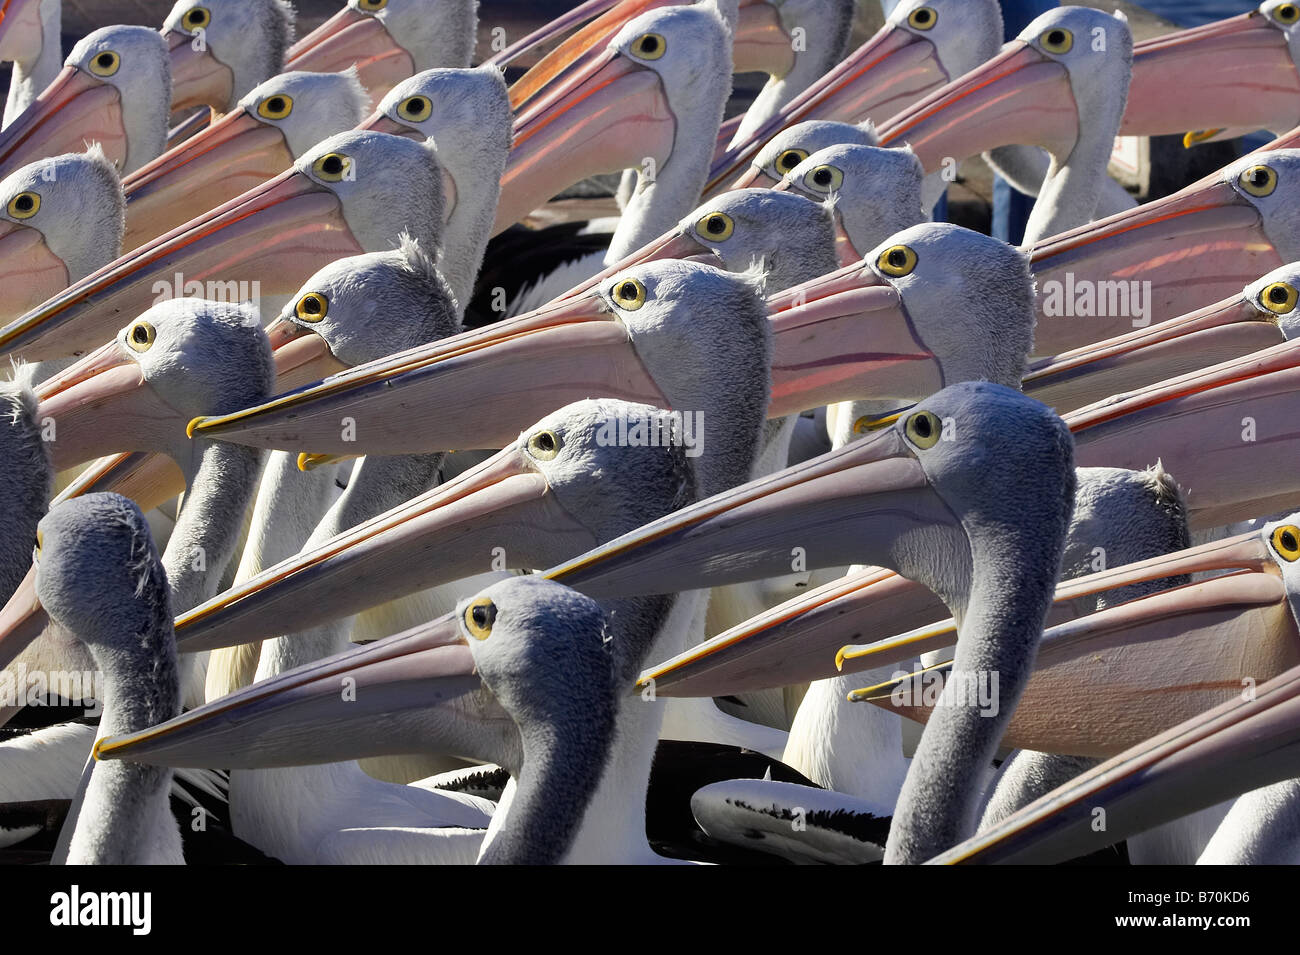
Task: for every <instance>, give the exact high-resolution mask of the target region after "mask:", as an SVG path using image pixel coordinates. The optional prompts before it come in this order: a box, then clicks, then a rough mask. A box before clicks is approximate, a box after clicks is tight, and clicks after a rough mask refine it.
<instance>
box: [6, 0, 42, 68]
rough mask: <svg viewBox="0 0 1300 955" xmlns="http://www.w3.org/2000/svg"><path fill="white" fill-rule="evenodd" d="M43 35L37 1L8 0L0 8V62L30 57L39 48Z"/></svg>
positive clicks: (39, 7) (39, 6) (39, 8)
mask: <svg viewBox="0 0 1300 955" xmlns="http://www.w3.org/2000/svg"><path fill="white" fill-rule="evenodd" d="M43 34H44V27H43V26H42V25H41V5H40V2H39V0H9V2H7V3H5V4H4V6H3V7H2V8H0V60H6V61H8V62H14V61H16V60H21V59H24V58H25V57H29V56H31V55H32V51H33V50H39V49H40V48H41V42H42V38H43Z"/></svg>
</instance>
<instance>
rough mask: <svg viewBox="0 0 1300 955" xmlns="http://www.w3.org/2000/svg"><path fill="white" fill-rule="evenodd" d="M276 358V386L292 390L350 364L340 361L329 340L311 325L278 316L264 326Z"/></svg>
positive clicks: (284, 390)
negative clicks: (314, 330) (299, 323)
mask: <svg viewBox="0 0 1300 955" xmlns="http://www.w3.org/2000/svg"><path fill="white" fill-rule="evenodd" d="M266 337H267V339H268V340H269V341H270V343H271V357H272V358H273V359H274V361H275V389H276V391H277V392H280V393H283V392H286V391H294V390H295V389H298V388H301V387H303V386H304V385H309V384H311V383H312V382H313V381H320V380H321V379H322V378H328V377H329V376H330V375H336V374H338V373H339V372H341V371H347V370H348V368H350V367H351V366H350V365H348V364H345V363H344V362H341V361H339V360H338V359H337V358H335V357H334V353H333V352H332V351H330V346H329V344H328V343H327V342H326V341H325V339H324V338H322V337H321V336H320V335H318V334H316V333H315V332H313V331H312V330H310V329H307V328H303V327H302V326H301V325H295V324H294V323H293V322H287V321H285V320H284V319H283V318H277V319H276V320H275V321H273V322H272V323H271V324H270V325H268V326H267V327H266Z"/></svg>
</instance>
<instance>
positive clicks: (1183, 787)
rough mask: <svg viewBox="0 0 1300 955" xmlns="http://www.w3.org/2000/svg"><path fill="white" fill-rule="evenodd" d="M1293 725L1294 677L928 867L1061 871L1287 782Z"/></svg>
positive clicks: (1295, 752) (1296, 741)
mask: <svg viewBox="0 0 1300 955" xmlns="http://www.w3.org/2000/svg"><path fill="white" fill-rule="evenodd" d="M1297 725H1300V667H1296V668H1293V669H1291V670H1288V671H1287V672H1285V673H1283V674H1281V675H1280V676H1277V677H1275V678H1274V679H1272V680H1269V681H1268V682H1267V683H1263V684H1261V685H1260V686H1259V687H1258V688H1257V689H1255V690H1254V691H1253V692H1244V691H1242V692H1238V693H1237V694H1235V695H1234V697H1233V698H1232V699H1230V700H1228V701H1227V702H1225V703H1222V704H1220V705H1219V706H1216V707H1215V708H1214V709H1212V710H1208V711H1206V712H1204V713H1201V714H1199V715H1197V716H1194V717H1192V718H1191V719H1188V720H1186V721H1185V722H1182V723H1179V724H1178V725H1177V726H1173V727H1171V728H1169V729H1167V730H1165V731H1164V732H1163V733H1161V734H1160V735H1158V736H1155V737H1154V738H1152V739H1149V740H1146V741H1145V742H1142V743H1139V744H1138V745H1136V746H1134V747H1132V748H1131V749H1128V750H1126V751H1125V752H1123V753H1121V754H1119V755H1118V756H1116V757H1115V758H1113V759H1111V760H1109V761H1107V762H1105V763H1103V764H1101V765H1100V766H1097V767H1095V768H1094V769H1091V770H1089V771H1088V772H1086V773H1083V774H1082V775H1080V776H1078V777H1076V778H1074V779H1072V780H1070V781H1069V782H1068V783H1066V784H1065V785H1064V786H1061V787H1060V788H1058V789H1054V790H1053V791H1052V792H1050V793H1048V794H1046V795H1045V796H1042V797H1041V798H1039V799H1037V800H1035V801H1034V802H1032V803H1030V804H1029V805H1028V806H1025V807H1024V808H1023V809H1021V810H1020V811H1018V812H1016V813H1013V814H1012V815H1010V816H1008V817H1007V818H1006V819H1004V820H1002V821H1001V822H999V823H998V824H997V825H995V826H992V827H990V828H989V829H987V830H985V831H983V832H981V833H979V834H978V835H976V836H974V837H972V838H970V839H968V840H966V841H965V842H963V843H960V844H959V845H956V846H954V847H953V848H952V849H949V850H948V851H947V852H944V853H943V854H942V855H940V856H937V857H936V858H935V859H933V860H932V861H933V862H936V863H942V864H949V865H951V864H958V863H968V864H977V863H983V864H990V863H998V862H1006V863H1023V864H1038V863H1046V862H1062V861H1065V860H1067V859H1071V858H1077V857H1078V856H1080V855H1086V854H1087V853H1089V852H1093V851H1095V850H1097V849H1102V848H1105V846H1108V845H1112V844H1114V843H1116V842H1119V841H1121V840H1123V839H1127V838H1129V837H1130V836H1134V835H1137V834H1138V833H1140V832H1145V831H1146V830H1147V829H1150V828H1152V827H1154V826H1157V825H1160V824H1161V823H1163V822H1168V821H1170V820H1172V819H1177V818H1180V817H1182V816H1186V815H1188V814H1190V813H1193V812H1196V811H1197V810H1200V809H1204V808H1206V807H1208V806H1213V805H1215V804H1216V803H1220V802H1223V801H1224V800H1227V799H1230V798H1232V797H1233V796H1236V795H1238V794H1240V793H1243V792H1249V791H1251V790H1253V789H1259V788H1262V787H1264V786H1268V785H1271V784H1272V783H1275V782H1280V781H1281V780H1284V779H1291V778H1292V777H1294V776H1296V775H1300V736H1298V735H1297V733H1296V726H1297ZM1098 809H1102V810H1104V812H1105V816H1104V819H1105V823H1106V824H1105V825H1104V826H1102V827H1098V826H1097V820H1098V818H1101V817H1099V816H1098V813H1097V810H1098Z"/></svg>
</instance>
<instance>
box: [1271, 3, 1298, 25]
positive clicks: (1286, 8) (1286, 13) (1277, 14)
mask: <svg viewBox="0 0 1300 955" xmlns="http://www.w3.org/2000/svg"><path fill="white" fill-rule="evenodd" d="M1273 19H1274V20H1276V21H1277V22H1278V23H1284V24H1286V25H1287V26H1290V25H1291V24H1292V23H1296V22H1297V21H1300V7H1297V6H1296V5H1295V4H1294V3H1284V4H1282V6H1280V7H1278V8H1277V9H1276V10H1274V11H1273Z"/></svg>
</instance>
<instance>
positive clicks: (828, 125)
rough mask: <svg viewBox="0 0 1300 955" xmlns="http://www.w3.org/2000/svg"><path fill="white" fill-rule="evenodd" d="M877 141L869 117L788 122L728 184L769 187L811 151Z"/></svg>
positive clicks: (736, 186)
mask: <svg viewBox="0 0 1300 955" xmlns="http://www.w3.org/2000/svg"><path fill="white" fill-rule="evenodd" d="M879 142H880V139H879V137H878V136H876V127H875V126H874V125H873V124H872V122H871V120H866V121H865V122H863V123H859V124H857V125H854V124H852V123H840V122H836V121H834V120H828V119H810V120H808V121H806V122H803V123H795V124H794V125H793V126H787V127H786V128H785V129H783V130H781V131H780V132H778V133H777V134H776V135H775V136H773V137H772V138H771V139H769V140H768V141H767V142H766V143H765V144H764V145H763V148H762V149H760V150H759V151H758V152H757V153H755V154H754V159H753V161H752V162H751V163H750V164H749V169H748V170H747V171H746V173H745V175H743V176H742V177H741V178H740V179H737V180H736V182H735V183H734V184H733V186H732V187H731V188H734V189H744V188H747V187H751V186H754V187H763V186H766V187H768V188H771V187H772V186H775V185H777V184H778V183H780V182H781V181H782V180H784V179H785V177H786V175H787V174H788V173H791V172H793V171H794V169H795V167H796V166H798V165H799V164H800V163H801V162H803V161H804V160H805V159H807V158H808V157H809V156H810V155H812V154H813V153H815V152H818V151H820V150H822V149H825V148H827V147H828V146H839V145H846V146H875V145H877V144H878V143H879Z"/></svg>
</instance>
